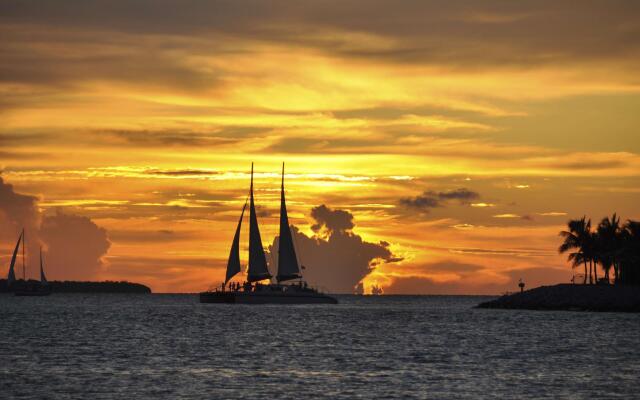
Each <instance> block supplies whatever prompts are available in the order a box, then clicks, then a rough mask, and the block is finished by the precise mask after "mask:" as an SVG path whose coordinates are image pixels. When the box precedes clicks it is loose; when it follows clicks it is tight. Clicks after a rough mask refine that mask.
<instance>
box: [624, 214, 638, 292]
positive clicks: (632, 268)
mask: <svg viewBox="0 0 640 400" xmlns="http://www.w3.org/2000/svg"><path fill="white" fill-rule="evenodd" d="M621 237H622V240H621V242H622V243H621V246H622V251H621V254H620V257H619V258H620V281H621V282H622V283H626V284H636V285H637V284H640V222H639V221H632V220H628V221H627V222H626V223H625V224H624V226H623V228H622V233H621Z"/></svg>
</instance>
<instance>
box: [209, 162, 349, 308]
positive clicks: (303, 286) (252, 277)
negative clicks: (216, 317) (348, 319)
mask: <svg viewBox="0 0 640 400" xmlns="http://www.w3.org/2000/svg"><path fill="white" fill-rule="evenodd" d="M246 208H247V202H246V201H245V204H244V207H242V212H241V213H240V220H239V221H238V226H237V228H236V232H235V235H234V237H233V242H232V244H231V252H230V254H229V261H228V262H227V272H226V275H225V280H224V283H223V284H222V286H221V287H220V288H219V289H216V290H213V291H207V292H202V293H200V302H201V303H244V304H268V303H276V304H313V303H325V304H336V303H337V302H338V301H337V300H336V299H335V298H333V297H331V296H328V295H326V294H323V293H320V292H319V291H317V290H316V289H313V288H311V287H309V286H308V285H307V283H306V282H305V281H303V280H302V274H301V270H300V264H299V263H298V257H297V255H296V250H295V246H294V243H293V237H292V235H291V228H290V227H289V218H288V217H287V206H286V203H285V198H284V163H283V164H282V186H281V192H280V237H279V245H278V272H277V275H276V277H275V280H276V283H272V282H271V281H270V283H268V284H261V283H260V282H261V281H264V280H267V279H269V280H271V279H273V276H272V275H271V273H270V272H269V269H268V268H267V259H266V256H265V252H264V248H263V247H262V239H261V238H260V230H259V228H258V217H257V215H256V209H255V204H254V198H253V163H252V164H251V184H250V189H249V265H248V268H247V279H246V282H245V283H244V284H243V285H240V284H239V283H238V284H230V285H229V287H227V284H228V283H229V281H230V280H231V279H232V278H233V277H234V276H235V275H236V274H238V273H239V272H240V271H241V266H240V228H241V226H242V219H243V217H244V212H245V210H246ZM291 281H294V282H293V283H291ZM284 282H288V283H284Z"/></svg>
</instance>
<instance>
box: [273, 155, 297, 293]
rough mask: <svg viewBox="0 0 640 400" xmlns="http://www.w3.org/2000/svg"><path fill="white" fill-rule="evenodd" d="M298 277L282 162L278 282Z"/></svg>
mask: <svg viewBox="0 0 640 400" xmlns="http://www.w3.org/2000/svg"><path fill="white" fill-rule="evenodd" d="M298 278H300V267H299V266H298V258H297V257H296V249H295V247H294V245H293V238H292V237H291V228H290V227H289V217H288V216H287V205H286V202H285V199H284V163H282V186H281V190H280V238H279V239H278V275H277V276H276V279H277V280H278V282H281V281H287V280H290V279H298Z"/></svg>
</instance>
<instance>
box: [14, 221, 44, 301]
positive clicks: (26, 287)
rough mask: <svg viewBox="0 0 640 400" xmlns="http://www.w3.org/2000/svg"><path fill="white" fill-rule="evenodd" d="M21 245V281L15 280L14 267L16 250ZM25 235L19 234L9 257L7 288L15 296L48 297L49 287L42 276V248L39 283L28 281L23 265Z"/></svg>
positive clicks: (24, 265)
mask: <svg viewBox="0 0 640 400" xmlns="http://www.w3.org/2000/svg"><path fill="white" fill-rule="evenodd" d="M21 244H22V281H17V280H16V272H15V265H16V260H17V257H18V250H19V249H20V245H21ZM25 247H26V246H25V233H24V229H23V230H22V232H20V236H19V237H18V242H17V243H16V247H15V248H14V250H13V255H12V256H11V263H10V264H9V274H8V275H7V286H8V288H9V290H12V291H13V293H14V294H15V295H16V296H48V295H50V294H51V286H50V285H49V282H48V281H47V278H46V276H45V274H44V261H43V259H42V247H40V281H39V282H38V281H28V280H27V270H26V263H25V256H24V253H25Z"/></svg>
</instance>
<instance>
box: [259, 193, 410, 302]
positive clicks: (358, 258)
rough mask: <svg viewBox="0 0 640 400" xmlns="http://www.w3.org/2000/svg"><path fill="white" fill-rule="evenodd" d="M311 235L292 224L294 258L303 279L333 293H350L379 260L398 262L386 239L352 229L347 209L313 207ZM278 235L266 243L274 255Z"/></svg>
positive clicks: (380, 261)
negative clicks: (375, 239)
mask: <svg viewBox="0 0 640 400" xmlns="http://www.w3.org/2000/svg"><path fill="white" fill-rule="evenodd" d="M311 216H312V218H313V219H314V220H315V223H314V224H312V229H313V230H314V231H315V232H316V235H314V236H311V237H309V236H307V235H305V234H304V233H302V232H300V231H299V230H298V228H296V227H295V226H292V233H293V240H294V243H295V246H296V250H297V252H298V260H299V261H300V263H301V264H302V265H304V266H305V269H304V270H303V271H302V274H303V275H304V277H305V279H306V280H307V281H308V282H310V283H311V284H313V285H317V286H321V287H324V288H326V289H327V290H329V291H331V292H334V293H353V291H354V288H355V286H356V285H357V284H358V283H359V282H360V281H362V279H364V278H365V277H366V276H367V275H368V274H369V273H371V272H372V271H373V270H374V269H375V267H376V266H377V265H379V264H381V263H391V262H398V261H401V260H402V259H401V258H399V257H397V256H394V255H393V253H392V252H391V250H390V249H389V243H388V242H385V241H380V242H378V243H373V242H367V241H365V240H363V239H362V237H361V236H360V235H358V234H356V233H354V232H353V228H354V227H355V223H354V217H353V214H351V213H350V212H348V211H345V210H334V209H331V208H329V207H327V206H325V205H321V206H318V207H314V208H313V209H312V211H311ZM278 245H279V239H278V237H276V238H275V239H274V241H273V244H272V245H270V246H269V252H270V253H271V254H273V255H274V256H275V255H277V253H278ZM275 258H277V256H275Z"/></svg>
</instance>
